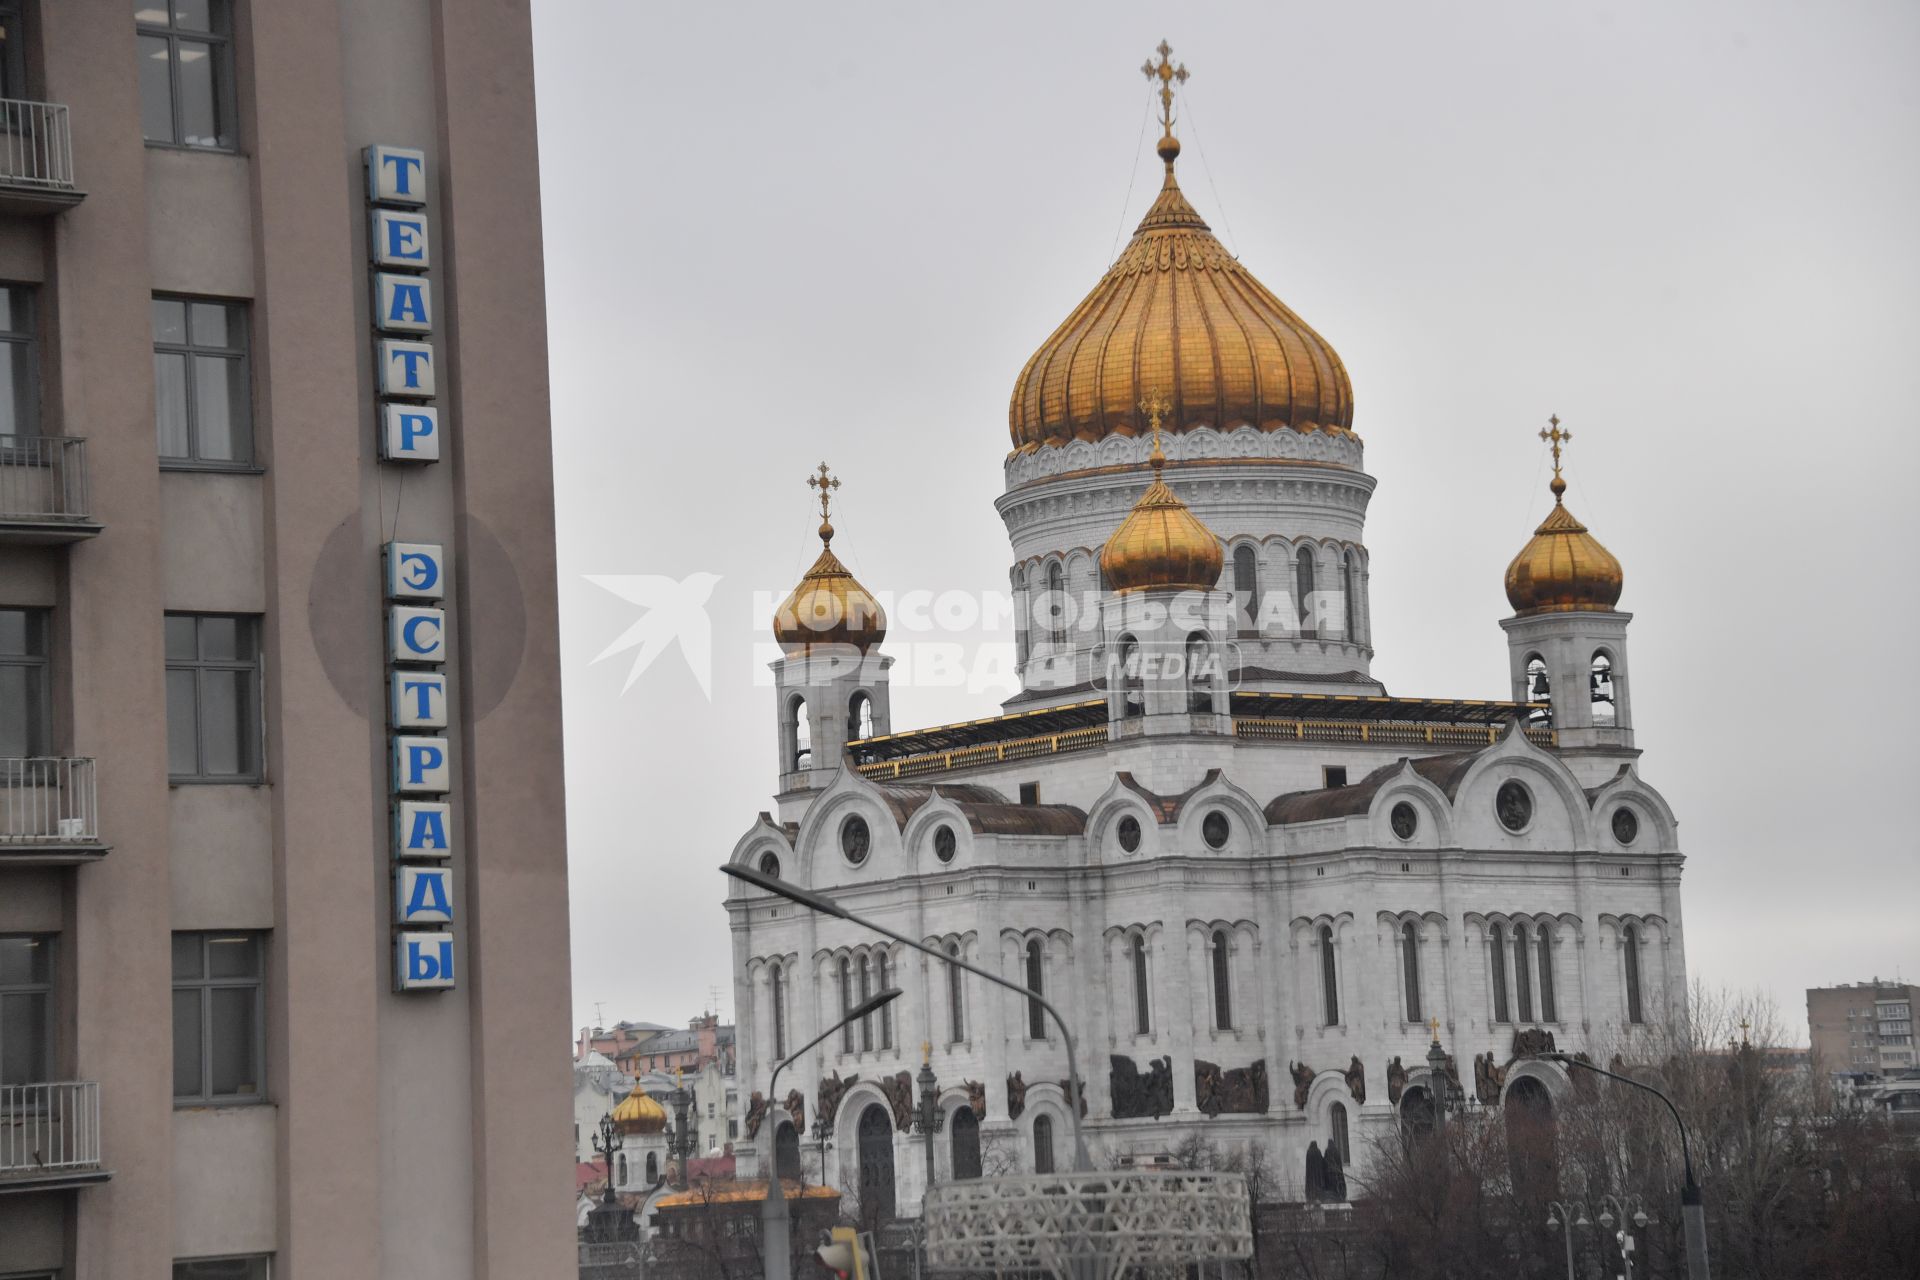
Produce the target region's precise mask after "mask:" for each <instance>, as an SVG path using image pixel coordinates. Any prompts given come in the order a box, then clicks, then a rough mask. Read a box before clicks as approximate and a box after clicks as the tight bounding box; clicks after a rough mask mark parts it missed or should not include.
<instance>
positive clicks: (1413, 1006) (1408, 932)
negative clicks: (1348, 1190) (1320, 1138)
mask: <svg viewBox="0 0 1920 1280" xmlns="http://www.w3.org/2000/svg"><path fill="white" fill-rule="evenodd" d="M1400 972H1401V975H1402V977H1403V979H1404V981H1405V983H1406V987H1407V1021H1408V1022H1419V1021H1420V1020H1421V1018H1420V931H1419V930H1417V929H1415V928H1414V927H1413V922H1412V921H1408V922H1407V923H1406V924H1403V925H1401V926H1400ZM1343 1154H1344V1153H1343Z"/></svg>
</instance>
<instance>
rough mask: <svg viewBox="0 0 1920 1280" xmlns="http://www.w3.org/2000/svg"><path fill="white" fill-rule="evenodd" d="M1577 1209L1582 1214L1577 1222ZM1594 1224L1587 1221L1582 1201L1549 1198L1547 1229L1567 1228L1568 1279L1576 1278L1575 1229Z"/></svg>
mask: <svg viewBox="0 0 1920 1280" xmlns="http://www.w3.org/2000/svg"><path fill="white" fill-rule="evenodd" d="M1576 1210H1577V1211H1578V1212H1579V1215H1580V1216H1579V1221H1577V1222H1576V1221H1575V1220H1574V1212H1575V1211H1576ZM1592 1225H1593V1224H1592V1223H1591V1222H1588V1221H1587V1211H1586V1208H1585V1207H1584V1206H1583V1205H1581V1203H1580V1202H1579V1201H1578V1200H1569V1201H1564V1202H1563V1201H1560V1200H1549V1201H1548V1202H1547V1230H1549V1231H1551V1230H1553V1229H1554V1228H1555V1227H1564V1228H1565V1229H1566V1235H1567V1280H1574V1275H1573V1229H1574V1228H1575V1227H1590V1226H1592Z"/></svg>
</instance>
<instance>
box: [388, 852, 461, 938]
mask: <svg viewBox="0 0 1920 1280" xmlns="http://www.w3.org/2000/svg"><path fill="white" fill-rule="evenodd" d="M393 920H394V923H395V924H401V925H408V926H411V925H419V924H452V923H453V872H452V871H451V870H450V869H448V868H447V867H444V866H440V867H431V866H429V867H415V866H405V865H403V866H399V867H396V868H394V872H393Z"/></svg>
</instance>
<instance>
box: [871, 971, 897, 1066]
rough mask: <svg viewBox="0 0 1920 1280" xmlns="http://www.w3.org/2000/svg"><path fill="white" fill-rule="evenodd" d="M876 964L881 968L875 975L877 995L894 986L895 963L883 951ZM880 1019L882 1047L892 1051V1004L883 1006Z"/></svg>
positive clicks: (875, 991)
mask: <svg viewBox="0 0 1920 1280" xmlns="http://www.w3.org/2000/svg"><path fill="white" fill-rule="evenodd" d="M874 963H875V964H876V965H877V966H879V972H878V973H877V974H876V975H875V977H876V982H875V984H874V993H875V994H876V995H877V994H879V993H880V992H882V991H885V990H887V989H889V988H890V987H892V986H893V982H892V976H893V975H892V972H891V970H892V968H893V962H892V961H891V960H890V959H888V957H887V953H886V952H884V951H882V952H881V953H880V954H879V956H878V957H876V958H875V960H874ZM879 1018H880V1047H881V1048H882V1049H891V1048H893V1006H892V1005H890V1004H883V1005H881V1006H880V1013H879Z"/></svg>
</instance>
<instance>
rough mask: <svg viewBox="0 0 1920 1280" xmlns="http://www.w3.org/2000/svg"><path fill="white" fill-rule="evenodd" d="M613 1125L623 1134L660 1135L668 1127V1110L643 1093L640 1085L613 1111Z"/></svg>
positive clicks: (635, 1086) (634, 1087)
mask: <svg viewBox="0 0 1920 1280" xmlns="http://www.w3.org/2000/svg"><path fill="white" fill-rule="evenodd" d="M613 1124H614V1127H615V1128H617V1129H618V1130H619V1131H620V1132H621V1133H625V1134H640V1133H659V1132H661V1131H662V1130H664V1129H665V1128H666V1127H667V1109H666V1108H665V1107H663V1106H661V1105H660V1104H659V1103H657V1102H655V1101H654V1100H653V1099H652V1098H649V1097H648V1096H647V1095H646V1094H645V1093H643V1092H642V1091H641V1089H640V1086H639V1085H638V1084H636V1085H634V1086H633V1092H632V1093H630V1094H628V1095H627V1096H626V1097H624V1098H622V1099H621V1100H620V1105H619V1106H617V1107H615V1108H614V1109H613Z"/></svg>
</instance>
